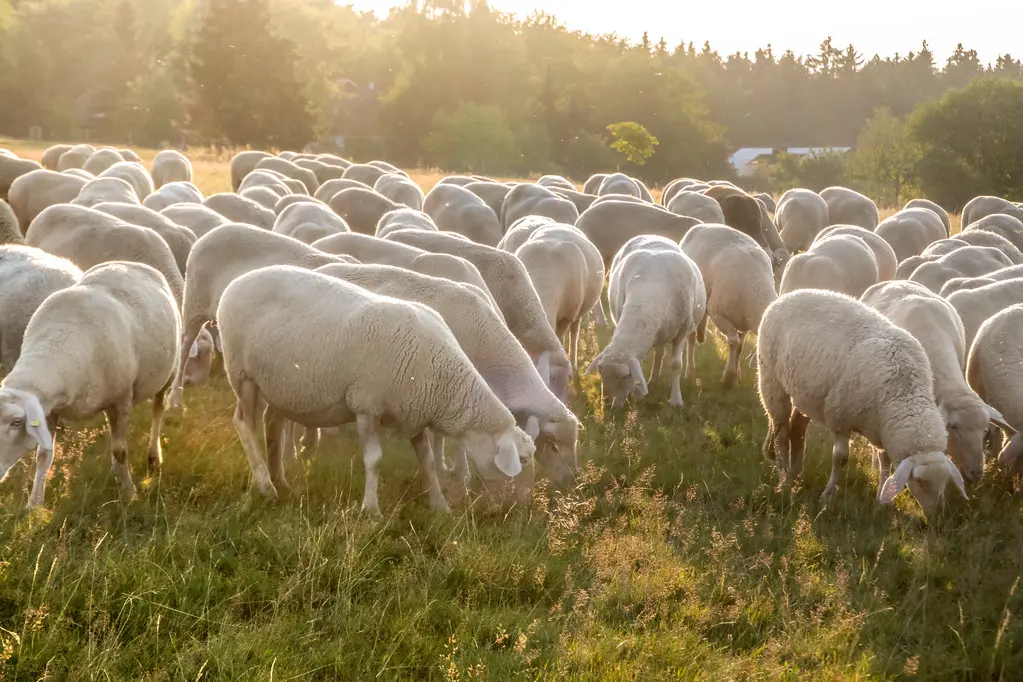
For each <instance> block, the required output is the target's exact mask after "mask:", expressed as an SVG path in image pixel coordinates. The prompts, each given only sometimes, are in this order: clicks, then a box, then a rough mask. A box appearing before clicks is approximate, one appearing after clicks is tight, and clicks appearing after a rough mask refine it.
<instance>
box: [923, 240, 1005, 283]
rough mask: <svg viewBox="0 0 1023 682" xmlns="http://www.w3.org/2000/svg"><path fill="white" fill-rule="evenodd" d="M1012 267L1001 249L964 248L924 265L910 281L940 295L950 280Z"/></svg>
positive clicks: (977, 275)
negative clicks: (942, 288)
mask: <svg viewBox="0 0 1023 682" xmlns="http://www.w3.org/2000/svg"><path fill="white" fill-rule="evenodd" d="M1010 265H1012V261H1010V260H1009V259H1008V257H1006V255H1005V254H1004V253H1002V252H1001V251H1000V250H999V249H996V248H992V247H988V246H964V247H962V248H961V249H956V250H955V251H952V252H951V253H947V254H945V255H944V256H941V257H940V258H938V259H937V260H935V261H932V262H929V263H923V264H922V265H920V267H918V268H917V269H916V270H914V271H913V274H911V275H910V276H909V279H910V281H911V282H918V283H919V284H922V285H924V286H925V287H927V288H928V289H930V290H931V291H933V292H934V293H938V292H939V291H941V287H942V286H944V284H945V283H946V282H948V281H949V280H950V279H954V278H956V277H980V276H981V275H986V274H987V273H989V272H994V271H995V270H1000V269H1002V268H1004V267H1008V266H1010Z"/></svg>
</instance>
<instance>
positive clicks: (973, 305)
mask: <svg viewBox="0 0 1023 682" xmlns="http://www.w3.org/2000/svg"><path fill="white" fill-rule="evenodd" d="M948 302H949V303H951V304H952V307H953V308H955V309H956V312H957V313H959V317H960V319H962V321H963V332H964V333H965V335H966V347H967V348H970V347H971V346H972V345H973V339H974V338H976V336H977V330H978V329H980V326H981V325H982V324H984V321H985V320H987V319H988V318H989V317H991V316H993V315H995V314H996V313H998V312H1000V311H1002V310H1005V309H1006V308H1008V307H1009V306H1011V305H1016V304H1017V303H1023V279H1019V278H1014V279H1007V280H1002V281H996V282H995V283H994V284H986V285H984V286H982V287H977V288H976V289H963V290H960V291H957V292H955V293H953V294H949V296H948Z"/></svg>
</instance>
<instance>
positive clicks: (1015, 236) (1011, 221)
mask: <svg viewBox="0 0 1023 682" xmlns="http://www.w3.org/2000/svg"><path fill="white" fill-rule="evenodd" d="M963 224H964V225H966V227H964V228H963V231H962V232H960V233H959V234H958V235H956V236H957V237H960V238H962V237H961V235H964V234H966V233H968V232H973V231H974V230H983V231H985V232H991V233H993V234H997V235H1000V236H1002V237H1005V238H1006V239H1008V240H1009V241H1010V242H1012V245H1013V246H1015V247H1016V248H1017V249H1020V250H1021V251H1023V222H1020V219H1019V218H1017V217H1015V216H1011V215H1006V214H1005V213H992V214H991V215H986V216H984V217H983V218H980V219H979V220H976V221H974V222H972V223H965V222H964V223H963Z"/></svg>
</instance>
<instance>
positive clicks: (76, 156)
mask: <svg viewBox="0 0 1023 682" xmlns="http://www.w3.org/2000/svg"><path fill="white" fill-rule="evenodd" d="M94 151H96V150H95V149H94V148H93V146H92V145H90V144H76V145H75V146H73V147H71V149H68V150H67V151H66V152H64V153H63V154H61V155H60V158H59V159H57V170H58V171H66V170H71V169H75V168H82V166H84V165H85V162H86V161H88V160H89V157H90V156H92V153H93V152H94Z"/></svg>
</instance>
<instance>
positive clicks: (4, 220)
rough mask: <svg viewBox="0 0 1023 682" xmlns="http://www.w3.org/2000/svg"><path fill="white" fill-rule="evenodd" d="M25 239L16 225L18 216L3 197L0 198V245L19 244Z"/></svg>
mask: <svg viewBox="0 0 1023 682" xmlns="http://www.w3.org/2000/svg"><path fill="white" fill-rule="evenodd" d="M24 241H25V238H24V236H23V235H22V234H21V228H20V227H19V226H18V216H16V215H14V209H12V208H11V206H10V204H8V203H7V202H6V201H4V200H3V199H0V246H2V245H4V244H21V243H23V242H24Z"/></svg>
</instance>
